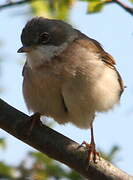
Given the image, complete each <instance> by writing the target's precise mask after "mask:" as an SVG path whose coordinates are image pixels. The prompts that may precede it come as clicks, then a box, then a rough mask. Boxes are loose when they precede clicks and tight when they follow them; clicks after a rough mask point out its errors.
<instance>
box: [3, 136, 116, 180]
mask: <svg viewBox="0 0 133 180" xmlns="http://www.w3.org/2000/svg"><path fill="white" fill-rule="evenodd" d="M5 144H6V143H5V140H4V139H3V138H1V141H0V147H1V148H3V147H6V146H5ZM118 151H119V147H118V146H113V147H112V148H111V150H110V151H109V153H105V152H103V151H102V150H100V151H99V152H100V154H101V155H102V156H103V157H104V158H105V159H107V160H109V161H110V162H114V161H115V162H116V155H117V153H118ZM49 179H53V180H63V179H65V180H83V179H84V178H83V177H81V176H80V175H79V174H78V173H77V172H75V171H73V170H72V169H69V168H67V167H66V166H63V165H61V163H59V162H57V161H55V160H53V159H50V158H49V157H47V156H46V155H44V154H42V153H40V152H37V151H35V152H28V153H27V155H26V156H25V157H24V159H23V160H22V161H21V162H20V163H19V164H18V165H17V166H13V165H8V164H6V163H5V162H3V161H1V162H0V180H49Z"/></svg>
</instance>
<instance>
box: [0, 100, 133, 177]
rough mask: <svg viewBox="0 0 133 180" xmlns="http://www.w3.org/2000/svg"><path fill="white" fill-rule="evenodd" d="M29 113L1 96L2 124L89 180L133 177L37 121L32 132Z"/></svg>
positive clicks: (14, 134)
mask: <svg viewBox="0 0 133 180" xmlns="http://www.w3.org/2000/svg"><path fill="white" fill-rule="evenodd" d="M30 126H31V121H30V120H29V116H27V115H25V114H24V113H22V112H20V111H18V110H17V109H15V108H13V107H12V106H10V105H8V104H7V103H6V102H4V101H3V100H1V99H0V128H2V129H4V130H5V131H7V132H8V133H10V134H11V135H13V136H15V137H16V138H18V139H19V140H21V141H23V142H25V143H26V144H29V145H30V146H32V147H34V148H35V149H37V150H39V151H41V152H42V153H44V154H46V155H48V156H49V157H51V158H53V159H55V160H57V161H60V162H62V163H64V164H66V165H68V166H69V167H70V168H73V169H74V170H75V171H77V172H78V173H80V174H81V175H82V176H84V177H85V178H87V179H89V180H133V177H132V176H130V175H128V174H126V173H125V172H123V171H122V170H120V169H118V168H116V167H115V166H113V165H112V164H111V163H109V162H107V161H105V160H104V159H102V158H101V160H99V161H98V162H97V163H96V164H94V163H91V162H90V163H88V162H87V151H86V148H85V147H80V148H79V144H78V143H76V142H74V141H73V140H71V139H69V138H67V137H65V136H63V135H62V134H60V133H58V132H56V131H54V130H52V129H51V128H49V127H47V126H45V125H42V124H41V123H39V122H38V123H37V124H36V125H35V126H34V128H33V129H32V132H31V133H30V136H29V135H27V134H28V130H29V128H30Z"/></svg>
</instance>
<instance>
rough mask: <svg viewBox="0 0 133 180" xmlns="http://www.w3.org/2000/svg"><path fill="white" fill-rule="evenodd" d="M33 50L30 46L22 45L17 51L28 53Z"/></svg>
mask: <svg viewBox="0 0 133 180" xmlns="http://www.w3.org/2000/svg"><path fill="white" fill-rule="evenodd" d="M31 50H32V48H31V47H30V46H22V47H21V48H20V49H18V51H17V53H28V52H30V51H31Z"/></svg>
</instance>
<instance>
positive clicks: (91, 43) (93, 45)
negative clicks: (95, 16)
mask: <svg viewBox="0 0 133 180" xmlns="http://www.w3.org/2000/svg"><path fill="white" fill-rule="evenodd" d="M77 33H78V38H77V41H78V40H80V44H82V45H83V46H84V47H86V48H88V49H90V50H91V51H92V52H95V53H98V54H99V55H100V59H101V60H102V61H103V62H104V63H105V65H106V66H108V67H109V68H111V69H114V70H115V71H116V73H117V75H118V81H119V84H120V87H121V92H120V95H121V94H122V92H123V90H124V88H125V87H124V83H123V80H122V78H121V76H120V74H119V72H118V71H117V69H116V68H115V64H116V62H115V60H114V58H113V57H112V56H111V55H110V54H108V53H107V52H106V51H104V49H103V47H102V46H101V44H100V43H99V42H98V41H96V40H95V39H92V38H89V37H88V36H86V35H85V34H83V33H81V32H80V31H78V30H77ZM82 40H83V41H82ZM84 40H87V43H84Z"/></svg>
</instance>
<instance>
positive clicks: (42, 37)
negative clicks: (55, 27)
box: [39, 32, 50, 44]
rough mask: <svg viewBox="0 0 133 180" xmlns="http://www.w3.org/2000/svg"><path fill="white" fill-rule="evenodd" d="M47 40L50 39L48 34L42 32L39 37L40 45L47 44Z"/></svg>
mask: <svg viewBox="0 0 133 180" xmlns="http://www.w3.org/2000/svg"><path fill="white" fill-rule="evenodd" d="M49 39H50V35H49V33H47V32H44V33H42V34H41V35H40V38H39V41H40V43H42V44H46V43H48V41H49Z"/></svg>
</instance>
